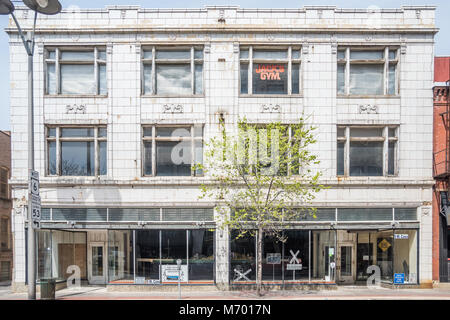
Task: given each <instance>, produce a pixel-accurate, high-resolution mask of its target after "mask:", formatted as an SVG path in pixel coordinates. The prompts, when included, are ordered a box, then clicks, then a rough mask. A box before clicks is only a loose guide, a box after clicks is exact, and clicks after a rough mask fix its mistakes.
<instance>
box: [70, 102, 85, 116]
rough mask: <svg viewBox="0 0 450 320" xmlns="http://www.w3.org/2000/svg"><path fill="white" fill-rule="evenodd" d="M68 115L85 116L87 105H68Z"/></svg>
mask: <svg viewBox="0 0 450 320" xmlns="http://www.w3.org/2000/svg"><path fill="white" fill-rule="evenodd" d="M66 113H75V114H77V113H82V114H85V113H86V105H84V104H80V105H78V104H73V105H70V104H68V105H66Z"/></svg>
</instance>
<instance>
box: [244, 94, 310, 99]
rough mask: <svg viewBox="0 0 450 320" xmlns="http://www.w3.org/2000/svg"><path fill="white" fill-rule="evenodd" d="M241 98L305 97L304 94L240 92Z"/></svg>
mask: <svg viewBox="0 0 450 320" xmlns="http://www.w3.org/2000/svg"><path fill="white" fill-rule="evenodd" d="M239 98H303V95H302V94H241V93H240V94H239Z"/></svg>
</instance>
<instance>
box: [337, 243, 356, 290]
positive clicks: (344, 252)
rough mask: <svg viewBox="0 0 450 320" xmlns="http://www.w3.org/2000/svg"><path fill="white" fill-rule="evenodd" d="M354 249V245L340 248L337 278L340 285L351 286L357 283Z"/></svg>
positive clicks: (344, 245) (345, 245) (343, 245)
mask: <svg viewBox="0 0 450 320" xmlns="http://www.w3.org/2000/svg"><path fill="white" fill-rule="evenodd" d="M354 248H355V246H354V245H353V244H342V245H340V246H339V251H338V259H337V262H338V266H337V276H338V281H339V282H340V283H346V284H351V283H353V282H354V281H355V277H354V276H355V266H354V262H355V261H354V260H355V258H354V256H355V253H354Z"/></svg>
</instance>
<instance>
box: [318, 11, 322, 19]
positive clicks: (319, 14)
mask: <svg viewBox="0 0 450 320" xmlns="http://www.w3.org/2000/svg"><path fill="white" fill-rule="evenodd" d="M317 16H318V17H319V19H322V17H323V10H317Z"/></svg>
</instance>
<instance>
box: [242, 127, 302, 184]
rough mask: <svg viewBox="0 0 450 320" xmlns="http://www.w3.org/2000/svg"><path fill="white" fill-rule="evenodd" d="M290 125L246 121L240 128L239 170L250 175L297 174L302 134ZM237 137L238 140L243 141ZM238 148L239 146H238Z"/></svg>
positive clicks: (299, 165) (298, 171) (299, 166)
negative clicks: (248, 122)
mask: <svg viewBox="0 0 450 320" xmlns="http://www.w3.org/2000/svg"><path fill="white" fill-rule="evenodd" d="M296 129H298V127H294V126H293V125H287V124H285V125H281V126H276V127H275V126H271V125H266V124H247V125H245V126H241V127H240V128H239V138H240V139H242V142H244V143H243V145H242V148H243V150H242V151H243V154H239V152H238V154H237V156H238V158H240V159H238V161H242V163H241V170H242V172H244V174H250V175H277V176H288V175H289V176H290V175H298V174H299V173H300V170H301V164H300V163H299V158H298V155H299V152H300V145H301V141H300V139H301V137H300V135H299V134H298V133H297V134H296ZM242 142H241V141H239V143H242ZM238 148H239V147H238Z"/></svg>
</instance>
